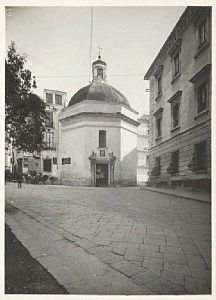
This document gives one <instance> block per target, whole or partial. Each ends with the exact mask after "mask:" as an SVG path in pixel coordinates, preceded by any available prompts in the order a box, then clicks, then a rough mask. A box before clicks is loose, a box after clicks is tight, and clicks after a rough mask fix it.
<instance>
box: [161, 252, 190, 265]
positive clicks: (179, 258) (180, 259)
mask: <svg viewBox="0 0 216 300" xmlns="http://www.w3.org/2000/svg"><path fill="white" fill-rule="evenodd" d="M164 263H173V264H181V265H186V264H187V260H186V258H185V256H184V255H179V254H173V253H169V254H167V253H165V254H164Z"/></svg>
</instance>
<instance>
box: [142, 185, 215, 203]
mask: <svg viewBox="0 0 216 300" xmlns="http://www.w3.org/2000/svg"><path fill="white" fill-rule="evenodd" d="M141 188H142V189H143V190H146V191H151V192H157V193H161V194H165V195H170V196H178V197H180V198H184V199H190V200H195V201H201V202H206V203H209V204H211V194H210V193H207V192H203V191H194V190H191V191H190V190H186V189H182V188H168V187H167V188H166V187H145V186H143V187H141Z"/></svg>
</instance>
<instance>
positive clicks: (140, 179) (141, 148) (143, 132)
mask: <svg viewBox="0 0 216 300" xmlns="http://www.w3.org/2000/svg"><path fill="white" fill-rule="evenodd" d="M138 122H139V123H140V125H139V127H138V139H137V155H138V158H137V184H138V185H147V184H148V179H149V166H148V148H149V145H148V144H149V143H148V138H149V116H148V115H145V114H143V115H142V116H141V118H139V119H138Z"/></svg>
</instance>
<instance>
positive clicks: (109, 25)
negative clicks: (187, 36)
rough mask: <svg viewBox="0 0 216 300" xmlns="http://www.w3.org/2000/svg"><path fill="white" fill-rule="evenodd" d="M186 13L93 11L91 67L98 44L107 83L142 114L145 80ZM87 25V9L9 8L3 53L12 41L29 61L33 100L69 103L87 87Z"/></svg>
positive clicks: (171, 10)
mask: <svg viewBox="0 0 216 300" xmlns="http://www.w3.org/2000/svg"><path fill="white" fill-rule="evenodd" d="M184 9H185V7H177V6H173V7H171V6H170V7H145V6H143V7H98V6H97V7H94V9H93V16H94V17H93V39H92V61H94V60H96V59H97V55H98V48H97V47H98V45H99V44H100V45H101V47H102V48H103V49H102V50H101V56H102V59H103V60H105V61H106V63H107V75H108V76H107V82H108V83H109V84H111V85H113V86H114V87H116V88H117V89H118V90H119V91H120V92H122V93H123V94H124V95H125V96H126V98H127V99H128V101H129V102H130V105H131V107H132V108H134V109H136V110H137V111H138V112H139V113H140V114H142V113H148V111H149V107H148V97H149V95H148V93H146V92H145V89H146V88H148V82H147V81H144V80H143V76H144V74H145V72H146V71H147V69H148V68H149V66H150V65H151V63H152V61H153V59H154V58H155V56H156V55H157V53H158V52H159V50H160V49H161V47H162V45H163V44H164V42H165V40H166V38H167V37H168V35H169V33H170V32H171V30H172V29H173V27H174V25H175V24H176V22H177V21H178V19H179V17H180V16H181V14H182V12H183V11H184ZM90 23H91V8H90V7H27V6H26V7H13V10H12V11H11V16H9V17H6V47H7V46H8V45H9V44H10V41H15V43H16V45H17V49H18V52H19V53H26V54H27V55H28V58H27V60H28V62H27V64H26V68H29V69H30V70H31V71H32V75H35V76H36V81H37V86H38V88H37V89H36V91H35V92H36V93H37V94H39V95H41V96H42V91H43V89H45V88H46V89H54V90H60V91H65V92H67V99H68V101H69V100H70V98H71V96H72V95H73V94H74V93H75V92H76V91H77V90H78V89H80V88H81V87H83V86H85V85H87V84H88V83H89V76H88V74H89V53H90ZM114 75H115V76H114ZM117 75H128V76H117ZM40 76H41V77H40ZM43 76H47V77H43ZM54 76H56V77H54ZM64 76H66V77H64ZM67 76H71V77H67Z"/></svg>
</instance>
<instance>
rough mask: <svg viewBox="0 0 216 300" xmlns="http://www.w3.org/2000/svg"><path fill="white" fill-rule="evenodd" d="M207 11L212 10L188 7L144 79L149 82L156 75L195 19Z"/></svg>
mask: <svg viewBox="0 0 216 300" xmlns="http://www.w3.org/2000/svg"><path fill="white" fill-rule="evenodd" d="M203 10H205V11H204V12H205V13H206V11H209V10H211V7H209V8H206V7H198V6H188V7H187V8H186V9H185V11H184V12H183V14H182V16H181V17H180V19H179V21H178V22H177V24H176V25H175V27H174V29H173V30H172V32H171V33H170V35H169V36H168V38H167V40H166V42H165V43H164V45H163V47H162V48H161V50H160V52H159V53H158V55H157V56H156V58H155V59H154V61H153V63H152V64H151V66H150V68H149V69H148V71H147V72H146V74H145V76H144V79H145V80H149V79H150V77H151V76H152V75H153V74H154V72H155V71H156V70H157V68H158V67H159V66H160V65H161V64H163V62H164V60H165V59H166V58H167V56H168V55H169V53H170V50H171V49H172V47H173V46H174V44H175V43H176V41H177V40H178V39H181V37H182V36H183V34H184V33H185V31H186V30H187V29H188V27H189V26H190V25H191V24H193V23H194V19H197V17H198V16H199V15H200V14H201V13H203Z"/></svg>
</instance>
